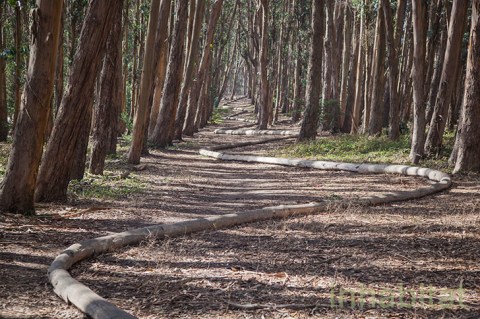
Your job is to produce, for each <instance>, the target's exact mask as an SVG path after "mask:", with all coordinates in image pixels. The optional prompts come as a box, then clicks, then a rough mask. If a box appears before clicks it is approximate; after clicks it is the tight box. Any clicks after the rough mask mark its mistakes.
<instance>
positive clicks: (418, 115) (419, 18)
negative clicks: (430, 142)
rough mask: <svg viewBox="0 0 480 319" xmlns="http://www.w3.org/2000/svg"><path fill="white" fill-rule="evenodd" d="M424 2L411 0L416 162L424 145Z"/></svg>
mask: <svg viewBox="0 0 480 319" xmlns="http://www.w3.org/2000/svg"><path fill="white" fill-rule="evenodd" d="M425 12H426V4H425V2H424V1H417V0H412V24H413V103H414V105H413V107H414V110H413V115H414V118H413V136H412V149H411V152H410V159H411V160H412V162H413V163H414V164H418V162H419V161H420V159H421V158H422V157H423V154H424V153H423V148H424V146H425V94H424V93H425V90H424V85H423V84H424V81H425V53H426V52H425V51H426V38H427V35H426V30H425Z"/></svg>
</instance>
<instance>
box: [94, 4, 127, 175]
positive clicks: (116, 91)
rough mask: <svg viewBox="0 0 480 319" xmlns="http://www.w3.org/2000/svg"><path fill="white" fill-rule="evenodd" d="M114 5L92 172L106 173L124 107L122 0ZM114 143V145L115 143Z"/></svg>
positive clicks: (96, 113) (97, 109)
mask: <svg viewBox="0 0 480 319" xmlns="http://www.w3.org/2000/svg"><path fill="white" fill-rule="evenodd" d="M116 1H118V3H119V4H118V7H115V9H116V10H117V12H115V18H114V21H115V22H114V26H113V28H112V30H111V32H110V35H109V37H108V40H107V49H106V53H105V58H104V59H103V67H102V72H101V74H100V78H99V81H100V83H99V92H98V94H97V101H96V103H95V108H94V116H93V118H94V121H93V134H92V155H91V159H90V173H92V174H97V175H99V174H103V169H104V167H105V158H106V156H107V153H111V152H112V151H113V150H115V146H116V141H117V136H118V123H119V118H120V114H119V113H120V109H121V107H122V94H121V93H122V85H123V83H122V82H123V81H122V11H123V10H122V9H123V0H116ZM112 144H113V145H112Z"/></svg>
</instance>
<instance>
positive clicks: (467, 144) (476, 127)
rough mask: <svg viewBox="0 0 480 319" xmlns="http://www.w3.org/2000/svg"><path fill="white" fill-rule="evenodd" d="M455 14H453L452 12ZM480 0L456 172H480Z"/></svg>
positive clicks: (475, 13)
mask: <svg viewBox="0 0 480 319" xmlns="http://www.w3.org/2000/svg"><path fill="white" fill-rule="evenodd" d="M452 15H453V14H452ZM478 101H480V0H472V26H471V30H470V45H469V49H468V60H467V77H466V80H465V94H464V99H463V111H462V113H463V114H462V116H461V117H462V121H463V123H462V124H461V127H462V129H461V131H460V132H459V138H458V146H457V148H458V152H457V157H456V163H455V169H454V171H453V172H454V173H458V172H461V171H468V170H475V171H480V148H479V147H478V141H479V140H480V105H479V104H478Z"/></svg>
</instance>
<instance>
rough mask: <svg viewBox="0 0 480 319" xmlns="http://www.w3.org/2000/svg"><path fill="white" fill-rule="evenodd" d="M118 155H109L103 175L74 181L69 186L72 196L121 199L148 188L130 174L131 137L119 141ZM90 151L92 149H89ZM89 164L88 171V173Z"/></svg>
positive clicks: (125, 136) (137, 177)
mask: <svg viewBox="0 0 480 319" xmlns="http://www.w3.org/2000/svg"><path fill="white" fill-rule="evenodd" d="M118 143H119V144H118V147H117V153H116V154H113V155H108V156H107V158H106V160H105V171H104V173H103V175H93V174H90V173H88V172H86V173H85V177H84V178H83V179H82V180H73V181H71V182H70V184H69V186H68V191H69V194H70V195H73V196H76V197H80V198H85V199H113V200H115V199H121V198H125V197H128V196H129V195H132V194H135V193H139V192H141V191H142V190H144V189H145V188H146V187H147V184H146V183H145V182H144V181H142V180H141V179H140V178H139V176H138V175H135V174H130V173H128V172H129V171H130V170H129V165H128V164H127V161H126V154H127V152H128V149H129V146H130V143H131V137H130V135H124V136H123V137H122V138H121V139H119V141H118ZM89 149H90V148H89ZM88 165H89V163H87V171H88Z"/></svg>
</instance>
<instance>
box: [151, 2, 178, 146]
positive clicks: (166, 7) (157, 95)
mask: <svg viewBox="0 0 480 319" xmlns="http://www.w3.org/2000/svg"><path fill="white" fill-rule="evenodd" d="M171 6H172V0H162V3H161V5H160V18H159V22H158V23H159V24H158V29H157V40H156V44H155V45H156V46H157V47H156V48H155V50H156V52H159V54H158V55H157V56H158V57H159V60H158V63H157V70H156V72H157V75H156V78H155V89H154V95H153V102H152V109H151V111H150V119H149V121H150V123H149V125H148V140H149V141H150V142H151V141H152V140H153V131H154V130H155V126H156V124H157V118H158V112H160V103H161V101H162V91H163V85H164V84H165V75H166V73H167V62H168V55H169V51H170V50H169V49H170V44H169V34H168V26H169V20H170V9H171Z"/></svg>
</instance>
